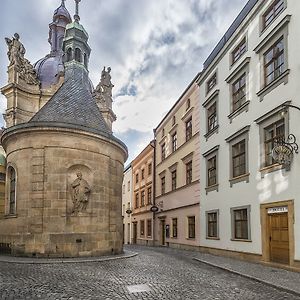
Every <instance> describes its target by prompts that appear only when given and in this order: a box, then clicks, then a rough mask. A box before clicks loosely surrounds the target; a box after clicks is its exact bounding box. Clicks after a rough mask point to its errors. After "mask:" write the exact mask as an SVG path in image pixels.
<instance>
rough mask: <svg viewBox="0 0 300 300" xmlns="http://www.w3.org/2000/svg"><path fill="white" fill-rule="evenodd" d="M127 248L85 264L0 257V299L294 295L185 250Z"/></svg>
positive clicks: (136, 299) (290, 297)
mask: <svg viewBox="0 0 300 300" xmlns="http://www.w3.org/2000/svg"><path fill="white" fill-rule="evenodd" d="M128 249H129V250H131V251H135V252H138V254H139V255H137V256H135V257H132V258H126V259H119V260H111V261H104V262H87V263H67V264H46V265H43V264H25V265H24V264H14V263H13V264H12V263H5V262H1V263H0V299H22V300H23V299H30V300H32V299H84V300H87V299H101V300H102V299H103V300H115V299H128V300H131V299H134V300H145V299H153V300H160V299H165V300H173V299H177V300H192V299H214V300H216V299H235V300H237V299H243V300H246V299H251V300H253V299H263V300H266V299H272V300H275V299H278V300H279V299H280V300H281V299H288V300H293V299H300V297H297V296H296V295H293V294H289V293H287V292H283V291H281V290H278V289H275V288H273V287H270V286H268V285H264V284H261V283H258V282H255V281H253V280H250V279H247V278H244V277H241V276H239V275H235V274H231V273H228V272H226V271H223V270H220V269H218V268H215V267H211V266H209V265H206V264H202V263H199V262H196V261H194V260H193V259H192V254H191V252H190V254H189V253H188V252H187V251H179V250H178V251H177V250H176V251H169V250H168V249H163V248H147V247H129V248H128ZM140 285H141V286H140ZM143 290H146V291H144V292H143Z"/></svg>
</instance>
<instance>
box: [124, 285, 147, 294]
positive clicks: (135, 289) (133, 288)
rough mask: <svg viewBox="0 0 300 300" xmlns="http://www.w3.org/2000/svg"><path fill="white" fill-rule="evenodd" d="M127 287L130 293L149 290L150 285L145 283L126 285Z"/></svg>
mask: <svg viewBox="0 0 300 300" xmlns="http://www.w3.org/2000/svg"><path fill="white" fill-rule="evenodd" d="M127 289H128V291H129V293H130V294H132V293H143V292H150V291H151V289H150V287H149V286H148V285H147V284H137V285H127Z"/></svg>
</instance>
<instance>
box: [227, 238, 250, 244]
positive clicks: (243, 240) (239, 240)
mask: <svg viewBox="0 0 300 300" xmlns="http://www.w3.org/2000/svg"><path fill="white" fill-rule="evenodd" d="M230 240H231V241H233V242H246V243H252V240H249V239H230Z"/></svg>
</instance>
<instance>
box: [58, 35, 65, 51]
mask: <svg viewBox="0 0 300 300" xmlns="http://www.w3.org/2000/svg"><path fill="white" fill-rule="evenodd" d="M63 41H64V37H63V36H62V37H60V38H59V40H58V49H59V50H61V49H62V45H63Z"/></svg>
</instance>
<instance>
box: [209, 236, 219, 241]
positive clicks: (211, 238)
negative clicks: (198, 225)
mask: <svg viewBox="0 0 300 300" xmlns="http://www.w3.org/2000/svg"><path fill="white" fill-rule="evenodd" d="M206 239H207V240H215V241H219V240H220V238H219V237H212V236H207V237H206Z"/></svg>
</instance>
